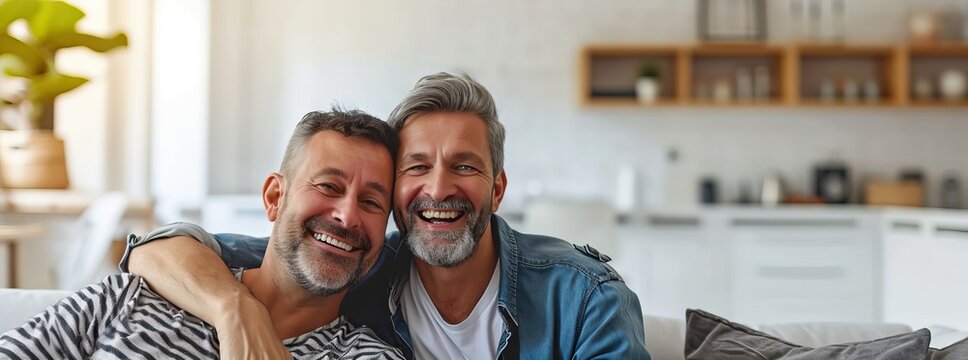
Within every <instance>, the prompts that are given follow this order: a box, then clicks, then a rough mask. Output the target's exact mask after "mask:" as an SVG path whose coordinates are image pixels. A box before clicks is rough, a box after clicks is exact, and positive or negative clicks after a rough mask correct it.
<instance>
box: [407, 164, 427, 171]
mask: <svg viewBox="0 0 968 360" xmlns="http://www.w3.org/2000/svg"><path fill="white" fill-rule="evenodd" d="M428 170H430V167H429V166H427V165H423V164H420V165H412V166H410V167H408V168H406V169H405V170H404V171H405V172H408V173H424V172H427V171H428Z"/></svg>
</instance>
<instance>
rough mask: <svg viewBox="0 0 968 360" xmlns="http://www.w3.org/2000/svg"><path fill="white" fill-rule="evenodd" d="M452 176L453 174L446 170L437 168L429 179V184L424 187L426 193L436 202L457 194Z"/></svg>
mask: <svg viewBox="0 0 968 360" xmlns="http://www.w3.org/2000/svg"><path fill="white" fill-rule="evenodd" d="M451 176H452V174H450V173H449V172H447V171H446V170H443V169H441V168H439V167H437V168H435V169H434V170H433V171H431V172H430V176H428V177H427V183H426V184H425V185H424V187H423V191H424V193H426V194H427V196H430V198H431V199H433V200H434V201H443V200H445V199H447V198H448V197H450V196H452V195H454V194H456V193H457V187H456V186H454V182H453V179H452V178H451Z"/></svg>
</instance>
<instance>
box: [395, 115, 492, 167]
mask: <svg viewBox="0 0 968 360" xmlns="http://www.w3.org/2000/svg"><path fill="white" fill-rule="evenodd" d="M399 135H400V159H401V160H403V159H408V158H412V157H413V156H415V155H421V154H422V155H423V156H437V155H443V156H466V155H467V154H468V153H471V154H476V155H477V156H479V157H481V158H483V159H484V160H485V161H487V162H488V163H490V161H491V159H490V151H489V143H488V138H487V126H486V125H485V123H484V120H482V119H481V118H480V117H478V116H477V115H475V114H472V113H447V112H438V113H429V114H419V115H414V116H413V117H411V118H409V119H407V122H406V123H404V125H403V128H401V129H400V134H399Z"/></svg>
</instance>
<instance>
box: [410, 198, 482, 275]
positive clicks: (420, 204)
mask: <svg viewBox="0 0 968 360" xmlns="http://www.w3.org/2000/svg"><path fill="white" fill-rule="evenodd" d="M417 209H442V210H457V211H462V212H464V216H466V217H467V221H466V222H465V223H464V226H462V227H461V228H459V229H454V230H447V231H431V230H427V229H424V228H420V227H418V226H416V225H417V221H423V220H420V219H418V218H417V216H418V215H417ZM407 210H409V212H408V214H409V215H406V216H405V217H406V218H405V219H396V220H397V224H398V226H399V227H400V235H401V236H402V237H403V239H404V240H405V241H406V243H407V246H408V247H409V248H410V251H411V252H412V253H413V255H414V256H416V257H417V258H418V259H420V260H423V261H424V262H426V263H428V264H430V265H431V266H441V267H454V266H457V265H460V264H462V263H463V262H464V261H467V259H468V258H470V257H471V255H472V254H473V253H474V249H475V248H477V243H478V242H479V241H480V240H481V237H482V236H484V231H485V230H486V229H487V225H488V223H489V222H490V221H491V201H490V200H488V201H487V203H486V204H483V205H482V206H481V210H480V211H478V212H476V213H475V212H473V210H474V205H473V204H471V202H470V201H469V200H467V199H455V198H451V199H446V200H444V201H440V202H436V201H433V200H432V199H430V198H429V197H423V198H417V199H414V200H413V201H411V202H410V205H409V206H407ZM394 213H399V212H396V211H395V212H394ZM395 216H396V215H395ZM400 225H403V226H400ZM441 240H443V241H441Z"/></svg>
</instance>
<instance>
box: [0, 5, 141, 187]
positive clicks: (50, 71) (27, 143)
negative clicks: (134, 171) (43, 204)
mask: <svg viewBox="0 0 968 360" xmlns="http://www.w3.org/2000/svg"><path fill="white" fill-rule="evenodd" d="M83 17H84V12H83V11H81V10H80V9H78V8H76V7H74V6H72V5H70V4H68V3H66V2H63V1H55V0H0V28H2V31H0V73H2V75H0V85H3V89H0V90H3V91H0V186H2V187H6V188H47V189H63V188H67V187H68V184H69V183H68V178H67V165H66V157H65V156H64V141H63V140H61V139H60V138H58V137H57V136H56V135H54V101H55V100H56V99H57V97H58V96H60V95H61V94H64V93H66V92H69V91H71V90H74V89H76V88H77V87H79V86H81V85H83V84H84V83H86V82H87V81H88V79H85V78H82V77H77V76H71V75H67V74H63V73H61V72H60V71H58V69H57V66H56V59H57V56H56V55H57V52H58V51H59V50H61V49H65V48H70V47H78V46H83V47H86V48H88V49H91V50H93V51H96V52H102V53H103V52H106V51H108V50H111V49H114V48H117V47H122V46H126V45H127V44H128V39H127V37H126V36H125V35H124V34H123V33H118V34H116V35H114V36H111V37H107V38H102V37H98V36H94V35H90V34H84V33H79V32H77V30H76V25H77V22H78V21H79V20H80V19H81V18H83ZM20 20H23V22H24V25H26V26H24V28H25V31H11V30H13V29H14V28H15V27H16V26H17V25H16V24H15V23H17V22H18V21H20ZM21 29H23V28H21ZM14 33H16V35H17V36H15V34H14Z"/></svg>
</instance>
